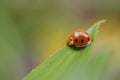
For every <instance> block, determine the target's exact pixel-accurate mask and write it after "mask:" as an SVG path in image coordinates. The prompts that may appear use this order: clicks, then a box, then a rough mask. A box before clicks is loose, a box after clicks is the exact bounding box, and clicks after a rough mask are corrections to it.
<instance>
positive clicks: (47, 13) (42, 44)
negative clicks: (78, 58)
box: [0, 0, 120, 80]
mask: <svg viewBox="0 0 120 80" xmlns="http://www.w3.org/2000/svg"><path fill="white" fill-rule="evenodd" d="M102 19H106V20H107V22H106V23H105V24H104V25H102V27H101V28H100V31H99V35H98V37H97V41H96V44H95V46H94V53H101V52H102V51H104V50H110V51H111V53H112V59H111V61H110V64H109V73H110V74H109V75H110V80H119V79H120V76H119V75H120V54H119V53H120V50H119V48H120V0H0V80H21V79H22V78H23V77H24V76H25V75H27V73H29V72H30V71H31V70H32V69H33V68H35V67H36V66H37V65H39V64H40V63H41V62H42V61H43V60H45V59H46V58H47V57H48V56H49V55H50V54H52V53H55V52H56V51H58V50H59V49H60V48H62V47H64V46H65V41H66V39H67V37H68V36H69V34H70V33H71V32H73V31H74V30H76V29H80V28H82V29H85V30H87V29H88V28H89V27H90V26H92V25H93V24H94V23H95V22H96V21H99V20H102Z"/></svg>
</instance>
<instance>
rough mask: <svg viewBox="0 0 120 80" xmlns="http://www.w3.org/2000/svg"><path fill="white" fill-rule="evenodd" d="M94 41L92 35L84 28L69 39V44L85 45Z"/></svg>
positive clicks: (75, 45)
mask: <svg viewBox="0 0 120 80" xmlns="http://www.w3.org/2000/svg"><path fill="white" fill-rule="evenodd" d="M91 42H92V37H91V36H90V35H89V34H88V33H87V32H86V31H84V30H77V31H75V32H74V33H72V34H71V36H70V37H69V38H68V39H67V45H68V46H74V47H85V46H87V45H88V44H90V43H91Z"/></svg>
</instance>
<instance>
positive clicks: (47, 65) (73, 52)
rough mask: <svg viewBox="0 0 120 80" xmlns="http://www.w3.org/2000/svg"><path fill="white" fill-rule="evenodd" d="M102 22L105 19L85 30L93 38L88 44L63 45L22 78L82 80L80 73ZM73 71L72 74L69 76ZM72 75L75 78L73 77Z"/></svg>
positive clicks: (83, 68)
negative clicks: (78, 46)
mask: <svg viewBox="0 0 120 80" xmlns="http://www.w3.org/2000/svg"><path fill="white" fill-rule="evenodd" d="M103 22H105V20H102V21H99V22H97V23H96V24H95V25H93V26H92V27H91V28H89V29H88V30H87V32H88V33H89V34H90V35H91V36H92V38H93V41H92V43H91V44H90V45H89V46H87V47H85V48H83V49H79V50H78V49H74V48H71V47H68V46H65V47H64V48H63V49H61V50H60V51H58V52H57V53H56V54H54V55H52V56H51V57H49V58H48V59H47V60H46V61H44V62H43V63H42V64H40V65H39V66H38V67H37V68H35V69H33V70H32V71H31V73H29V74H28V75H27V76H26V77H25V78H24V80H80V79H81V80H83V79H82V75H83V74H84V72H85V71H84V70H85V66H86V65H87V63H88V62H89V59H90V58H91V57H90V56H91V54H90V53H91V49H92V48H93V44H94V42H95V39H96V35H97V32H98V29H99V26H100V24H101V23H103ZM79 71H80V72H81V73H79ZM73 73H74V75H73V76H71V75H72V74H73ZM78 74H79V75H78ZM80 75H81V77H80ZM74 77H76V78H75V79H74Z"/></svg>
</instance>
